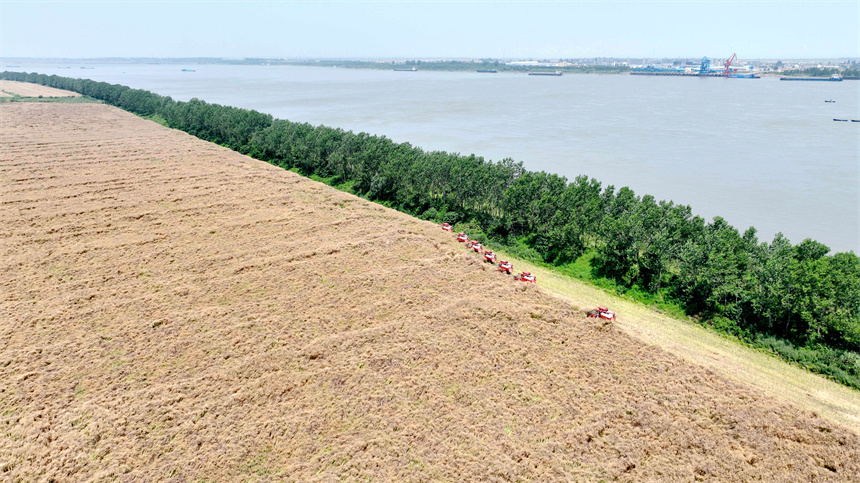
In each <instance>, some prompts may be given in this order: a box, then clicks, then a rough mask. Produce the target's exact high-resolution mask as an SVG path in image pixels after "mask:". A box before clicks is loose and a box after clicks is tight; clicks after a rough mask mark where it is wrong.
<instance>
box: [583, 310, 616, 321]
mask: <svg viewBox="0 0 860 483" xmlns="http://www.w3.org/2000/svg"><path fill="white" fill-rule="evenodd" d="M585 316H586V317H594V318H601V319H606V320H611V321H615V312H613V311H611V310H609V309H608V308H606V307H597V308H596V309H594V310H589V311H588V312H586V313H585Z"/></svg>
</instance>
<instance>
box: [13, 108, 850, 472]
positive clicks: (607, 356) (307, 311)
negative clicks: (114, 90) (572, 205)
mask: <svg viewBox="0 0 860 483" xmlns="http://www.w3.org/2000/svg"><path fill="white" fill-rule="evenodd" d="M0 133H2V136H0V340H2V341H3V344H2V345H0V477H2V479H3V480H4V481H47V480H49V479H55V480H57V481H111V480H119V481H160V480H170V479H172V480H173V481H237V480H243V481H271V480H285V481H341V480H344V481H457V482H459V481H478V480H480V481H599V480H621V481H642V480H646V481H655V480H660V481H695V480H707V481H747V480H765V481H810V480H814V481H852V480H855V481H856V479H857V478H858V477H860V437H858V435H857V434H855V433H853V432H852V431H850V430H848V429H845V428H843V427H842V426H839V425H837V424H834V423H831V422H829V421H828V420H825V419H823V418H821V417H818V416H816V415H814V414H812V413H810V412H808V411H805V410H802V409H799V408H798V407H797V406H794V405H791V404H788V403H784V402H780V401H779V400H777V399H774V398H771V397H769V396H766V395H765V394H764V393H763V392H761V391H759V390H757V389H754V388H751V387H749V386H746V385H743V384H741V383H739V382H736V381H733V380H730V379H728V378H726V377H723V376H721V375H718V374H716V373H715V372H713V371H711V370H708V369H703V368H700V367H699V366H696V365H693V364H690V363H688V362H684V361H683V360H681V359H679V358H678V357H677V356H675V355H673V354H670V353H668V352H665V351H663V350H661V349H658V348H656V347H654V346H648V345H644V344H643V343H641V342H639V341H637V340H635V339H633V338H631V337H630V336H628V335H626V334H625V333H624V332H622V331H619V330H606V328H605V327H603V326H602V324H599V323H595V322H594V321H593V319H586V318H584V317H583V316H582V315H581V312H580V311H578V310H575V309H574V308H573V307H572V306H570V305H567V304H566V303H565V302H562V301H559V300H558V299H555V298H553V297H551V296H549V295H547V294H545V293H544V292H543V290H542V289H541V288H540V287H539V286H534V285H527V284H519V283H514V282H513V281H512V280H511V279H510V278H509V277H507V276H505V275H502V274H500V273H498V272H495V271H494V270H492V269H491V268H490V267H489V266H488V265H486V264H483V263H481V262H480V261H479V260H478V258H477V255H476V254H474V253H469V252H467V251H466V250H465V249H464V248H463V247H462V245H459V244H457V243H456V242H455V241H454V240H453V238H452V237H451V236H450V234H447V233H444V232H442V231H441V230H439V229H438V227H436V226H434V225H432V224H430V223H426V222H422V221H418V220H415V219H414V218H411V217H409V216H406V215H404V214H401V213H398V212H395V211H392V210H388V209H385V208H383V207H381V206H379V205H376V204H373V203H369V202H366V201H363V200H361V199H359V198H356V197H353V196H350V195H348V194H345V193H341V192H339V191H336V190H334V189H332V188H329V187H327V186H325V185H322V184H319V183H315V182H313V181H310V180H308V179H306V178H302V177H300V176H298V175H295V174H293V173H290V172H286V171H283V170H281V169H278V168H275V167H273V166H269V165H267V164H265V163H262V162H258V161H254V160H252V159H250V158H248V157H245V156H242V155H240V154H237V153H234V152H231V151H229V150H227V149H224V148H221V147H219V146H216V145H213V144H210V143H206V142H203V141H200V140H197V139H195V138H193V137H191V136H188V135H186V134H184V133H181V132H178V131H173V130H169V129H166V128H163V127H161V126H159V125H157V124H155V123H153V122H149V121H145V120H142V119H140V118H137V117H135V116H133V115H131V114H128V113H126V112H123V111H120V110H118V109H115V108H112V107H109V106H106V105H101V104H51V103H11V104H10V103H6V104H2V105H0Z"/></svg>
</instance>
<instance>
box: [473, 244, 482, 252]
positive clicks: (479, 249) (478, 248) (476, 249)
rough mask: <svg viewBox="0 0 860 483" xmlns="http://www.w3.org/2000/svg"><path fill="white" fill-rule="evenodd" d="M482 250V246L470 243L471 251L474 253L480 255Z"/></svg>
mask: <svg viewBox="0 0 860 483" xmlns="http://www.w3.org/2000/svg"><path fill="white" fill-rule="evenodd" d="M482 248H484V245H481V243H480V242H473V243H472V250H475V253H481V249H482Z"/></svg>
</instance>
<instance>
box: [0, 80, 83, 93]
mask: <svg viewBox="0 0 860 483" xmlns="http://www.w3.org/2000/svg"><path fill="white" fill-rule="evenodd" d="M0 91H2V92H4V93H7V96H8V97H11V96H9V94H14V95H18V96H21V97H39V96H42V97H81V95H80V94H78V93H77V92H72V91H66V90H63V89H55V88H53V87H48V86H43V85H39V84H31V83H29V82H15V81H10V80H0Z"/></svg>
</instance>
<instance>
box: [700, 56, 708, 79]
mask: <svg viewBox="0 0 860 483" xmlns="http://www.w3.org/2000/svg"><path fill="white" fill-rule="evenodd" d="M710 71H711V59H709V58H707V57H702V63H701V64H699V75H702V74H707V73H708V72H710Z"/></svg>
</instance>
